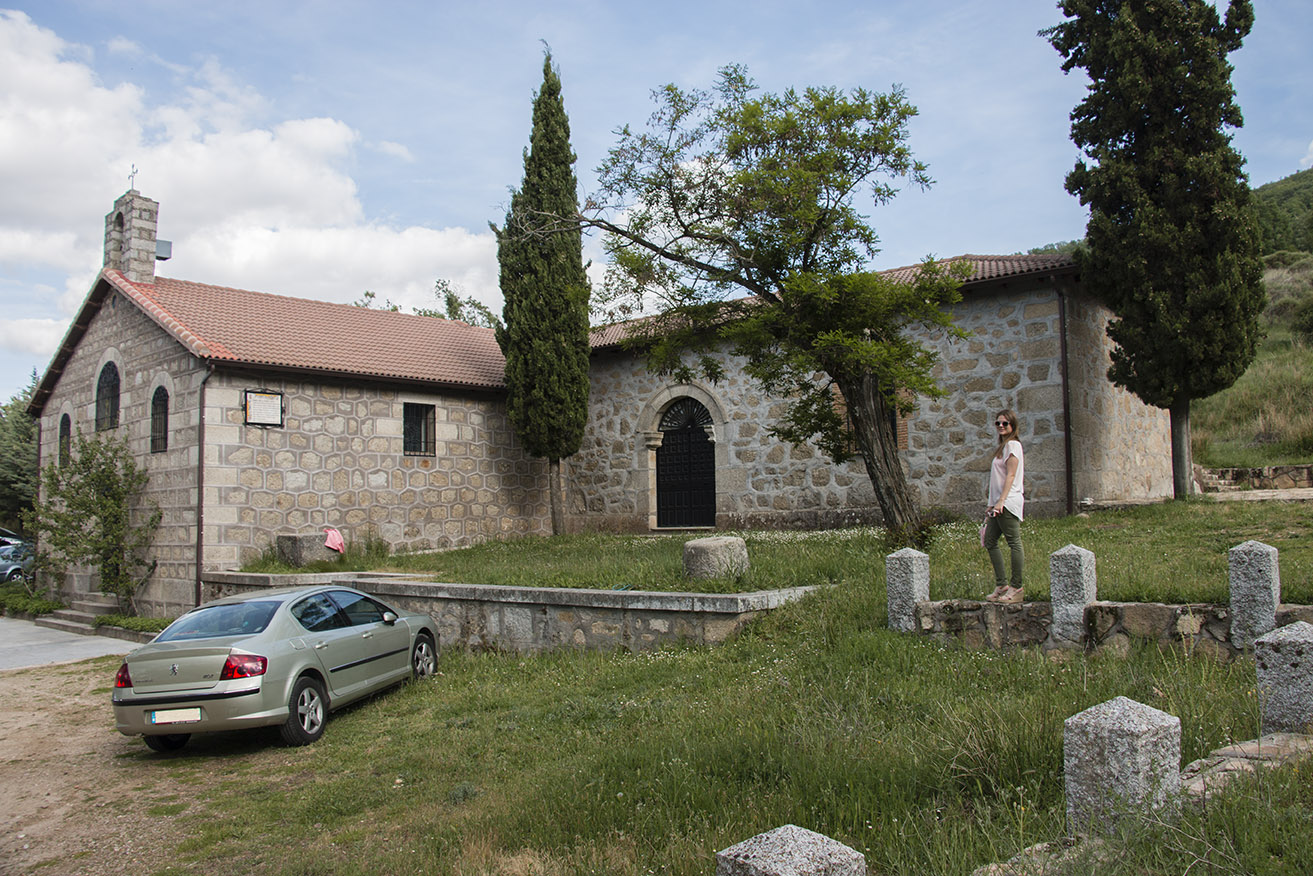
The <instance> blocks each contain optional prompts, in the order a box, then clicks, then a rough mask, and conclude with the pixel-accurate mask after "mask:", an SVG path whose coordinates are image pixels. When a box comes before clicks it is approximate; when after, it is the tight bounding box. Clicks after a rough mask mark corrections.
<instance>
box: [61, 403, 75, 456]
mask: <svg viewBox="0 0 1313 876" xmlns="http://www.w3.org/2000/svg"><path fill="white" fill-rule="evenodd" d="M72 450H73V421H72V420H70V419H69V416H68V414H64V416H62V417H60V418H59V464H60V465H68V460H69V456H70V455H71V454H72Z"/></svg>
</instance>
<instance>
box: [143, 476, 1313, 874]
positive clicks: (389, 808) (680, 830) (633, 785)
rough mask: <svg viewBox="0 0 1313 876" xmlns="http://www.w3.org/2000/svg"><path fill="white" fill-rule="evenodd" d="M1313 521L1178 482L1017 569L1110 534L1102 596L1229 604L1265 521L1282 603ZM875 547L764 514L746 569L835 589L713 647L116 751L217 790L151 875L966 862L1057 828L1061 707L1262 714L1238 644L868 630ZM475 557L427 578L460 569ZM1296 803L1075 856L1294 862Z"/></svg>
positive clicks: (188, 812) (1226, 738)
mask: <svg viewBox="0 0 1313 876" xmlns="http://www.w3.org/2000/svg"><path fill="white" fill-rule="evenodd" d="M1311 513H1313V509H1310V508H1309V507H1308V506H1304V505H1275V504H1270V505H1264V506H1232V505H1217V506H1214V505H1212V504H1205V503H1194V502H1192V503H1189V504H1186V505H1171V506H1158V507H1155V508H1146V509H1137V510H1133V511H1125V512H1115V513H1104V514H1096V515H1093V516H1091V517H1090V518H1088V519H1083V518H1075V519H1069V520H1063V521H1034V522H1033V523H1028V524H1027V528H1026V534H1027V538H1028V539H1029V541H1028V547H1030V548H1031V556H1032V570H1033V572H1034V575H1033V576H1032V578H1031V581H1032V582H1033V583H1034V584H1036V585H1037V584H1038V579H1041V578H1045V577H1047V575H1046V572H1045V569H1046V566H1047V553H1048V552H1049V551H1050V550H1053V549H1056V548H1057V547H1061V546H1062V545H1063V544H1066V543H1068V542H1075V543H1077V544H1084V546H1086V547H1089V548H1090V549H1092V550H1094V551H1095V552H1096V553H1097V554H1098V555H1099V570H1100V592H1101V595H1113V594H1108V593H1106V591H1107V590H1113V591H1115V595H1116V596H1117V597H1118V598H1123V597H1125V598H1130V597H1135V596H1138V595H1141V594H1149V595H1155V596H1157V597H1158V598H1161V599H1177V598H1190V599H1196V598H1218V597H1220V596H1221V595H1222V594H1223V593H1224V582H1225V569H1226V559H1225V552H1226V549H1227V548H1229V547H1231V546H1233V545H1234V544H1238V543H1240V542H1242V541H1244V540H1246V539H1248V538H1260V539H1261V540H1263V541H1266V542H1268V543H1270V544H1275V545H1277V546H1278V547H1280V549H1281V551H1282V554H1281V564H1282V571H1283V575H1282V578H1283V583H1285V584H1286V587H1287V591H1288V592H1287V598H1288V599H1292V601H1293V597H1292V595H1291V594H1290V593H1289V590H1290V589H1291V588H1292V587H1293V589H1295V590H1300V589H1301V588H1303V589H1302V591H1301V592H1302V593H1304V594H1305V596H1304V598H1305V601H1308V599H1307V595H1308V588H1309V586H1310V585H1309V580H1308V579H1309V577H1310V576H1309V574H1308V572H1309V569H1310V564H1309V554H1310V546H1309V541H1310V536H1309V532H1310V527H1309V524H1310V523H1311V522H1313V519H1311V518H1310V514H1311ZM974 538H975V533H974V525H972V526H966V525H964V524H958V525H956V526H954V527H950V528H949V529H948V530H947V531H945V532H944V533H942V534H941V537H940V539H938V540H937V541H936V543H935V545H934V547H933V548H932V595H934V596H946V595H968V594H979V593H980V592H983V589H984V577H983V568H984V567H985V565H986V561H985V558H984V556H983V552H982V551H981V550H980V548H979V546H978V545H977V544H975V542H974ZM879 542H880V540H879V537H878V536H877V535H875V534H872V533H866V534H859V533H850V534H847V535H843V536H840V535H833V536H827V537H822V538H819V539H814V540H813V539H797V538H784V537H771V538H767V537H764V536H753V547H752V548H751V550H752V551H753V562H754V573H753V574H754V576H755V575H759V574H761V575H764V574H765V570H767V569H769V568H772V567H774V568H775V569H776V575H777V577H772V578H771V579H769V580H771V581H779V582H780V583H777V584H772V585H771V586H783V585H784V584H790V583H816V581H815V580H802V579H800V578H799V576H802V578H804V579H805V578H806V576H807V575H820V576H822V578H821V579H822V580H829V581H832V582H833V583H835V584H836V585H837V586H834V587H830V588H826V589H825V590H822V591H820V592H818V593H816V594H814V595H812V596H810V597H808V598H807V599H805V600H803V601H802V602H800V603H796V604H793V605H790V606H787V607H785V608H783V609H781V610H778V611H776V612H774V613H772V614H771V615H770V616H768V617H765V618H763V619H760V620H759V621H757V622H756V623H754V624H753V625H751V626H750V627H749V628H748V630H747V631H746V632H745V633H744V634H742V635H740V636H739V637H738V638H736V639H735V640H733V641H732V642H730V643H728V644H727V645H724V646H721V647H718V648H714V649H704V648H672V649H667V650H662V651H658V652H655V653H649V654H639V655H631V654H623V653H621V654H597V653H560V654H552V655H547V656H542V657H522V656H518V655H509V654H503V655H469V654H462V653H457V652H449V653H444V654H443V655H442V661H441V665H440V670H441V674H440V675H439V676H437V677H436V678H434V679H431V680H429V681H426V682H424V683H420V684H412V685H408V686H406V687H404V688H401V689H399V690H395V691H393V692H391V693H388V694H385V695H382V696H379V697H377V698H375V699H372V700H370V701H368V702H366V703H364V704H362V705H360V706H357V707H354V708H351V709H348V710H347V711H345V712H344V713H341V714H339V715H336V716H335V717H334V719H333V720H332V721H331V722H330V724H329V728H328V732H327V734H326V735H325V737H324V738H323V739H322V740H321V741H320V742H319V743H317V744H315V745H313V746H310V747H308V748H303V749H286V748H279V747H276V746H275V745H274V744H273V742H272V740H271V739H270V738H269V737H268V736H265V735H262V734H255V736H256V737H258V738H255V739H252V738H250V737H244V736H237V735H232V734H230V735H227V736H224V737H216V738H211V739H208V740H207V739H204V738H199V739H194V740H193V741H192V743H191V745H190V746H189V747H188V748H186V749H184V750H183V752H182V753H181V755H180V756H178V757H176V758H170V759H159V758H157V757H156V756H155V755H153V754H150V753H148V752H147V750H146V748H145V746H144V745H143V746H141V749H140V751H141V753H140V755H133V757H138V756H139V757H140V758H141V759H142V760H143V761H149V762H150V763H151V765H152V767H154V768H155V769H163V770H166V771H168V772H169V773H172V774H175V775H176V777H178V778H181V779H183V780H184V781H185V780H186V779H187V777H188V776H189V775H210V774H212V773H213V771H215V770H222V771H223V772H224V773H225V779H224V781H223V783H222V786H221V790H220V792H219V793H218V794H216V795H211V796H208V797H206V798H205V799H198V800H195V801H193V802H191V803H190V804H189V805H187V806H186V807H184V808H182V809H180V810H179V811H177V812H176V814H166V815H165V816H162V817H169V818H174V819H182V820H183V827H184V829H185V830H186V831H187V832H188V833H189V835H190V836H191V837H192V838H191V839H190V840H189V841H188V842H187V843H185V844H184V846H183V847H182V848H181V849H180V850H179V856H178V858H179V862H178V865H177V866H176V867H174V868H170V869H169V870H167V871H165V872H167V873H169V874H175V873H177V874H180V873H190V872H196V871H197V870H198V869H199V870H201V871H204V872H206V873H208V874H238V873H242V874H245V873H259V874H277V876H311V874H326V873H333V874H374V873H389V874H409V873H415V874H453V876H455V874H476V873H478V874H483V873H486V874H506V876H532V874H576V873H580V874H582V873H598V874H603V873H605V874H623V876H629V874H633V876H638V874H653V873H663V874H665V873H668V874H688V876H692V874H708V873H710V872H712V871H713V869H714V866H715V865H714V854H715V852H716V851H717V850H719V849H722V848H725V847H727V846H729V845H732V844H734V843H736V842H739V841H741V840H743V839H746V838H748V837H750V836H753V835H755V834H757V833H759V832H761V831H764V830H769V829H772V828H774V827H778V826H780V825H782V824H786V823H793V824H798V825H801V826H804V827H808V828H810V829H813V830H817V831H820V832H821V833H824V834H827V835H829V836H832V837H835V838H836V839H838V840H840V841H842V842H844V843H846V844H848V845H851V846H853V847H855V848H857V849H859V850H861V851H863V852H864V853H865V854H866V856H867V862H868V868H869V872H871V873H889V874H911V873H917V874H923V873H925V874H939V873H943V874H965V873H969V872H970V871H971V870H972V869H973V868H974V867H976V866H979V865H981V864H984V863H987V862H990V861H997V860H1004V859H1006V858H1008V857H1010V856H1011V855H1013V854H1015V853H1016V852H1017V851H1019V850H1020V849H1022V848H1024V847H1026V846H1028V845H1031V844H1034V843H1036V842H1040V841H1043V840H1049V839H1055V838H1057V837H1059V836H1061V835H1062V834H1063V832H1064V824H1063V821H1064V806H1065V803H1064V799H1063V794H1062V722H1063V721H1064V720H1065V719H1066V718H1067V717H1069V716H1071V715H1073V714H1075V713H1076V712H1078V711H1080V710H1082V709H1084V708H1087V707H1089V706H1091V705H1095V704H1097V703H1100V702H1103V701H1105V700H1108V699H1110V698H1112V697H1114V696H1118V695H1124V696H1128V697H1131V698H1132V699H1135V700H1138V701H1140V702H1143V703H1147V704H1149V705H1152V706H1155V707H1157V708H1160V709H1163V710H1164V711H1167V712H1169V713H1171V714H1173V715H1176V716H1178V717H1179V718H1180V719H1181V724H1182V756H1183V761H1184V762H1188V761H1190V760H1193V759H1195V758H1197V757H1201V756H1203V755H1204V754H1206V753H1207V752H1208V751H1210V750H1211V749H1213V748H1216V747H1218V746H1221V745H1224V744H1226V743H1228V742H1231V741H1235V740H1242V739H1250V738H1253V737H1254V736H1256V735H1257V732H1258V701H1257V697H1256V694H1255V690H1254V677H1255V676H1254V666H1253V663H1252V661H1251V660H1248V659H1241V660H1238V661H1236V662H1234V663H1232V664H1219V663H1216V662H1213V661H1210V660H1207V659H1201V658H1187V657H1184V656H1182V655H1180V654H1177V653H1174V652H1165V653H1160V652H1159V651H1157V650H1156V649H1144V650H1139V651H1136V652H1134V653H1132V655H1131V656H1130V657H1129V658H1127V659H1118V658H1114V657H1110V656H1103V655H1092V656H1080V655H1077V656H1072V657H1070V658H1069V659H1067V660H1065V661H1062V662H1050V661H1048V660H1046V659H1044V658H1043V657H1041V656H1039V655H1038V653H1036V652H1034V651H1023V652H1016V653H1008V654H999V653H992V652H966V651H961V650H957V649H955V648H952V647H946V646H941V645H938V644H935V643H933V642H930V641H927V640H923V639H920V638H918V637H913V636H903V635H897V634H894V633H891V632H889V631H887V630H885V629H884V628H883V627H884V617H885V607H884V600H885V594H884V587H883V562H882V557H883V552H884V547H882V546H881V544H880V543H879ZM564 543H565V544H567V545H574V547H575V548H582V549H583V550H585V551H601V552H604V553H605V557H606V559H605V562H600V563H599V565H613V566H614V567H615V568H614V569H613V571H611V572H608V573H606V574H607V575H608V576H611V575H614V576H617V579H620V580H623V581H624V582H631V581H634V580H635V572H636V570H639V569H642V570H648V571H649V572H650V573H651V574H653V575H655V576H658V577H660V576H667V575H668V574H669V572H668V571H663V570H664V569H665V566H666V565H668V564H669V563H670V562H677V552H675V549H674V548H670V547H669V544H677V543H678V540H676V539H610V540H606V539H596V540H594V539H592V538H581V539H578V540H575V539H569V540H564ZM518 545H519V546H520V547H523V548H525V549H526V550H528V551H530V555H531V557H532V559H531V560H525V561H524V563H523V564H524V565H526V566H532V567H534V569H535V570H536V571H537V572H539V573H544V574H546V576H547V577H548V578H549V579H551V580H552V581H554V582H558V583H567V581H568V580H573V579H571V578H570V575H569V574H568V573H567V571H565V570H566V569H567V568H568V567H569V566H572V565H573V566H574V567H576V568H577V567H579V566H581V565H587V564H588V563H589V562H590V561H589V560H588V559H587V555H586V554H585V555H584V557H582V558H581V556H580V555H579V554H578V553H574V554H573V556H572V558H570V555H571V553H572V549H565V548H562V549H561V551H562V554H563V555H564V556H565V557H566V558H564V559H562V558H559V557H558V558H556V559H553V554H554V552H555V550H556V549H557V548H556V546H554V545H553V543H552V542H551V541H548V540H544V541H543V542H542V543H518ZM515 547H516V545H505V546H492V547H490V548H489V550H491V551H493V552H494V553H493V554H492V556H498V555H499V554H498V553H497V552H500V551H513V550H514V549H515ZM630 550H636V551H638V553H636V554H629V553H627V552H628V551H630ZM668 552H669V553H671V554H672V555H673V556H674V557H675V559H673V560H672V559H671V558H670V557H668V556H666V554H667V553H668ZM477 553H478V552H476V551H457V552H452V553H450V554H443V555H435V556H432V557H427V558H424V560H425V561H426V562H435V563H445V562H457V563H464V562H465V560H452V559H451V558H453V557H456V556H458V555H462V554H465V555H477ZM850 555H851V559H848V560H843V559H842V558H843V557H848V556H850ZM508 556H509V555H508ZM768 558H769V559H768ZM411 559H415V560H417V559H418V558H410V559H408V560H407V562H410V561H411ZM497 562H503V560H498V561H497ZM504 562H506V563H510V562H511V561H510V560H509V559H506V560H504ZM804 562H808V563H815V565H813V566H808V568H810V569H813V570H820V572H819V573H818V572H816V571H812V572H806V571H804V570H803V569H801V568H795V567H797V566H799V565H800V564H802V563H804ZM645 563H646V564H650V565H643V564H645ZM490 564H491V563H490ZM481 565H482V564H481V563H477V562H476V563H474V564H473V565H472V566H464V565H453V566H440V567H439V568H441V569H446V570H448V574H444V575H441V576H439V577H446V578H451V579H458V580H471V579H472V578H473V577H474V575H475V572H474V571H471V569H474V568H477V567H479V566H481ZM626 568H627V569H628V571H627V572H626ZM1292 569H1293V572H1292ZM780 570H783V571H780ZM941 570H942V571H941ZM575 574H576V575H579V574H581V573H579V572H576V573H575ZM582 576H583V577H585V578H591V577H593V576H591V575H589V574H586V573H584V574H583V575H582ZM1196 578H1198V579H1202V580H1200V581H1198V582H1195V580H1194V579H1196ZM786 579H787V580H786ZM758 583H759V584H762V583H765V582H764V581H762V582H758ZM1041 589H1042V588H1040V587H1038V586H1037V587H1036V590H1037V591H1038V590H1041ZM1310 813H1313V785H1310V783H1309V782H1308V781H1307V777H1306V776H1301V775H1300V773H1299V771H1298V770H1295V769H1286V770H1281V771H1277V772H1274V773H1272V774H1270V775H1268V776H1264V777H1260V778H1258V779H1253V780H1249V781H1247V782H1244V783H1241V784H1240V785H1238V786H1237V787H1236V788H1235V790H1234V791H1233V792H1232V793H1229V794H1228V795H1226V796H1225V797H1223V798H1222V799H1220V800H1218V801H1215V802H1214V803H1212V804H1210V806H1209V807H1208V809H1207V811H1206V812H1205V813H1194V812H1190V813H1187V814H1186V815H1185V816H1184V817H1183V819H1182V820H1181V821H1180V822H1179V823H1177V824H1174V825H1153V824H1146V825H1141V826H1136V827H1133V828H1128V831H1127V833H1126V835H1124V836H1123V837H1121V839H1120V840H1119V842H1120V843H1121V845H1119V846H1118V851H1117V852H1116V854H1114V855H1113V856H1112V858H1111V860H1106V861H1103V862H1102V863H1099V864H1097V865H1095V864H1091V865H1090V868H1089V869H1088V870H1086V871H1083V872H1098V873H1101V874H1103V873H1113V874H1119V873H1127V874H1130V873H1136V874H1140V873H1161V874H1179V873H1183V872H1187V871H1188V872H1191V873H1222V872H1225V873H1233V872H1237V873H1264V874H1266V873H1272V874H1285V873H1291V874H1293V873H1297V872H1304V870H1303V869H1302V868H1303V867H1304V866H1305V865H1306V864H1307V862H1308V861H1310V860H1313V829H1311V828H1313V823H1311V822H1313V818H1311V816H1310Z"/></svg>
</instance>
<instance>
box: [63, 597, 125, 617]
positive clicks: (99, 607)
mask: <svg viewBox="0 0 1313 876" xmlns="http://www.w3.org/2000/svg"><path fill="white" fill-rule="evenodd" d="M72 606H73V608H74V609H75V610H77V611H81V612H85V613H87V614H92V615H101V616H103V615H107V614H118V613H119V602H118V600H117V599H114V598H113V597H110V601H108V602H106V601H104V600H99V599H81V598H79V599H74V600H73V603H72Z"/></svg>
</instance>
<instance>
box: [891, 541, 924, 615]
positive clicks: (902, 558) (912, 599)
mask: <svg viewBox="0 0 1313 876" xmlns="http://www.w3.org/2000/svg"><path fill="white" fill-rule="evenodd" d="M884 563H885V566H884V580H885V593H886V601H887V602H888V605H889V629H891V630H897V631H898V632H900V633H910V632H913V631H914V630H915V629H916V604H917V603H918V602H925V601H926V600H928V599H929V598H930V556H929V554H923V553H921V552H920V551H918V550H915V549H914V548H903V549H902V550H900V551H895V552H894V553H892V554H890V555H889V556H887V557H885V558H884Z"/></svg>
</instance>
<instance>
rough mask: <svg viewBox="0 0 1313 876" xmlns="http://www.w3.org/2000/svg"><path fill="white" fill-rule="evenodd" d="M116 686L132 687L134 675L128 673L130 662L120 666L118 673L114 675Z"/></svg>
mask: <svg viewBox="0 0 1313 876" xmlns="http://www.w3.org/2000/svg"><path fill="white" fill-rule="evenodd" d="M114 686H115V687H132V676H131V675H128V664H126V663H124V664H123V665H122V666H120V667H119V671H118V675H115V676H114Z"/></svg>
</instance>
